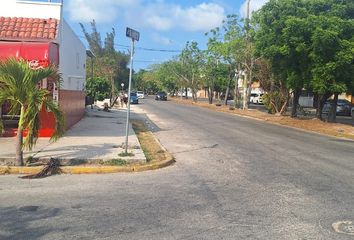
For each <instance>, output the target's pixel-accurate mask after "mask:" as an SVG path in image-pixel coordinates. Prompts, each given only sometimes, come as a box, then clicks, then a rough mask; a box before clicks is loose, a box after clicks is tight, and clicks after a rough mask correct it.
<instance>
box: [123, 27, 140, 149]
mask: <svg viewBox="0 0 354 240" xmlns="http://www.w3.org/2000/svg"><path fill="white" fill-rule="evenodd" d="M126 36H127V37H129V38H131V39H132V45H131V48H130V71H129V83H128V105H127V121H126V125H125V154H127V153H128V134H129V117H130V91H131V83H132V74H133V55H134V45H135V41H139V38H140V33H139V32H138V31H135V30H133V29H131V28H127V30H126Z"/></svg>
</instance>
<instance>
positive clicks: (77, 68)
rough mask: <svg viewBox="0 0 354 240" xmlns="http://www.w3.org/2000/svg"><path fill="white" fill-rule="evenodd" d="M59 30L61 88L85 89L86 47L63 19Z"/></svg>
mask: <svg viewBox="0 0 354 240" xmlns="http://www.w3.org/2000/svg"><path fill="white" fill-rule="evenodd" d="M61 24H62V26H61V31H59V37H58V39H59V71H60V73H61V74H62V78H63V84H62V87H61V89H66V90H83V89H84V86H85V79H86V66H85V65H86V48H85V46H84V45H83V44H82V42H81V41H80V39H79V38H78V37H77V36H76V35H75V33H74V32H73V30H72V29H71V28H70V26H69V24H67V22H66V21H65V20H64V19H63V20H62V21H61Z"/></svg>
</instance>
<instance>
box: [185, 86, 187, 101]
mask: <svg viewBox="0 0 354 240" xmlns="http://www.w3.org/2000/svg"><path fill="white" fill-rule="evenodd" d="M185 91H186V99H188V88H187V87H186V88H185Z"/></svg>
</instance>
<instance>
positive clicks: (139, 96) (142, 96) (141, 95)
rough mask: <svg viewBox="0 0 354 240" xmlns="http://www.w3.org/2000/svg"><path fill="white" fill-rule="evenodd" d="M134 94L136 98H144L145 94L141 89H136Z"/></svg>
mask: <svg viewBox="0 0 354 240" xmlns="http://www.w3.org/2000/svg"><path fill="white" fill-rule="evenodd" d="M136 95H137V96H138V98H145V94H144V92H143V91H137V92H136Z"/></svg>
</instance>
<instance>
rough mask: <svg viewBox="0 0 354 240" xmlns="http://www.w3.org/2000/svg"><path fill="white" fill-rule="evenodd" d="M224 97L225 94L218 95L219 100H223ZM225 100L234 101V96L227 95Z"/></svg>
mask: <svg viewBox="0 0 354 240" xmlns="http://www.w3.org/2000/svg"><path fill="white" fill-rule="evenodd" d="M225 96H226V93H221V94H220V99H221V100H225ZM227 100H234V96H232V94H231V93H229V94H228V96H227Z"/></svg>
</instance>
